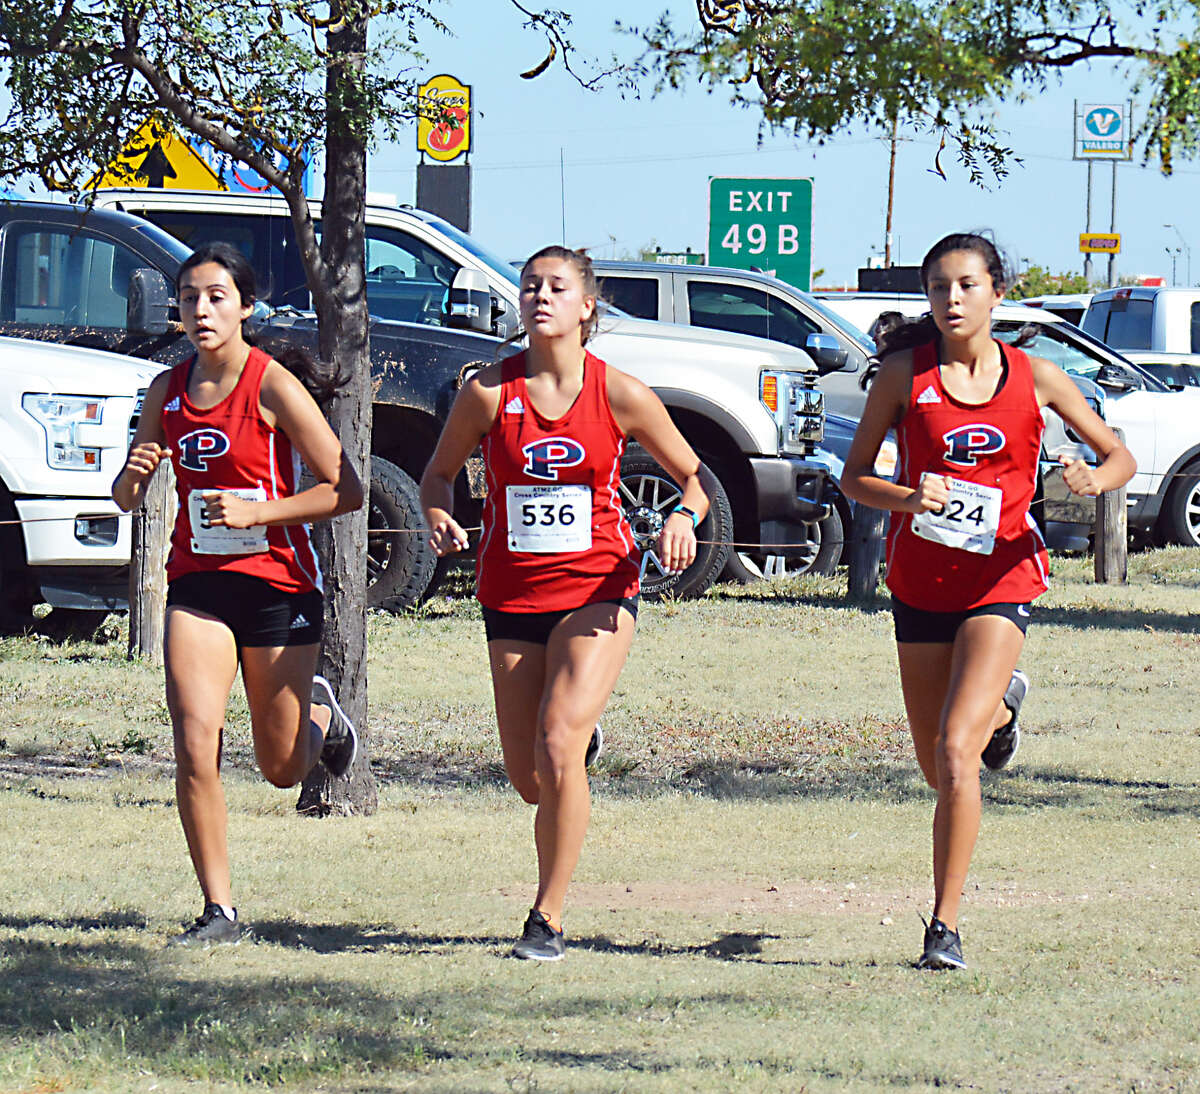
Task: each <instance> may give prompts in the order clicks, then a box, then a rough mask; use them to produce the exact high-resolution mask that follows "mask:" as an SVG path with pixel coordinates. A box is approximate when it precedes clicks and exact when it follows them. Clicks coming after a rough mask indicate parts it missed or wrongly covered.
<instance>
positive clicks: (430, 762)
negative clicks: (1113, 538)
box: [0, 550, 1200, 1094]
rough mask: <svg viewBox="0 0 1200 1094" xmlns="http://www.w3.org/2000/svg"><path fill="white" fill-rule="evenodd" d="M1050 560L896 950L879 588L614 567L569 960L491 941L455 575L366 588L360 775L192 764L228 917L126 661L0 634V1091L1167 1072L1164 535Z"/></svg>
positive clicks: (1174, 908) (900, 842)
mask: <svg viewBox="0 0 1200 1094" xmlns="http://www.w3.org/2000/svg"><path fill="white" fill-rule="evenodd" d="M1088 577H1089V572H1088V564H1087V563H1086V562H1083V561H1065V562H1064V561H1060V562H1058V563H1057V565H1056V573H1055V586H1054V589H1053V590H1052V591H1051V592H1050V593H1049V594H1047V596H1045V597H1044V598H1043V599H1042V600H1041V601H1040V607H1039V609H1038V610H1037V611H1035V625H1034V627H1033V628H1032V629H1031V631H1030V637H1029V641H1028V643H1027V645H1026V654H1025V657H1024V658H1023V666H1024V667H1025V669H1026V671H1027V672H1028V673H1029V675H1030V677H1031V679H1032V681H1033V685H1034V690H1032V691H1031V693H1030V698H1029V701H1028V703H1027V705H1026V711H1025V715H1024V717H1023V725H1024V726H1025V728H1026V736H1025V740H1024V743H1023V745H1022V749H1021V752H1020V754H1019V755H1018V757H1017V759H1016V761H1015V762H1014V764H1013V766H1012V768H1011V769H1010V770H1008V771H1006V772H1004V773H1002V774H1001V775H997V776H988V777H987V778H985V783H984V793H985V798H986V802H985V809H984V824H983V831H982V834H981V837H980V843H979V848H978V851H977V852H976V856H975V860H974V864H973V868H972V874H971V878H970V881H969V885H968V890H967V893H966V899H965V902H964V906H963V914H962V917H961V928H962V934H963V940H964V947H965V950H966V955H967V959H968V961H969V963H970V969H969V970H968V971H967V972H965V973H960V974H923V973H918V972H916V971H914V970H913V968H912V967H911V966H912V962H913V960H914V958H915V957H916V956H917V954H918V952H919V948H920V939H921V924H920V920H919V919H918V913H924V912H927V910H928V908H929V905H930V898H931V892H930V880H929V873H930V868H929V853H930V850H929V826H930V821H931V816H932V805H933V799H932V794H931V793H930V792H929V791H928V790H927V789H926V788H925V787H924V785H923V783H922V782H921V781H920V779H919V777H918V776H917V774H916V769H915V764H914V762H913V760H912V757H911V749H910V747H909V745H908V740H907V733H906V730H905V727H904V722H903V708H902V704H901V699H900V691H899V686H898V682H897V677H896V669H895V652H894V644H893V642H892V640H891V623H890V616H889V614H888V612H887V611H886V610H885V608H886V602H885V601H880V603H879V604H878V605H877V606H875V607H874V608H873V609H869V610H860V609H855V608H850V607H847V606H846V605H845V604H843V602H842V599H841V598H842V594H843V585H842V583H841V582H839V581H838V580H836V579H826V580H821V579H802V580H801V581H798V582H796V583H793V584H788V585H785V586H782V587H776V588H774V589H770V590H767V589H761V588H747V589H734V588H729V587H721V588H718V589H716V590H714V591H713V592H712V593H711V594H710V595H709V596H708V597H706V598H705V599H703V600H701V601H699V602H693V603H681V604H662V605H647V606H645V607H644V608H643V611H642V615H641V619H640V621H639V636H638V638H637V640H636V642H635V645H634V652H633V655H632V657H631V659H630V663H629V665H628V667H627V669H626V672H625V674H624V676H623V677H622V680H621V683H620V686H619V689H618V692H617V694H616V695H615V696H614V699H613V703H612V706H611V708H610V711H609V713H608V714H607V715H606V719H605V728H606V735H607V738H608V747H607V750H606V753H605V755H604V757H603V758H602V760H601V763H600V766H599V770H598V772H597V773H596V775H595V777H594V779H593V791H594V796H595V805H594V813H593V822H592V828H591V831H590V834H589V837H588V842H587V845H586V847H585V849H584V857H583V861H582V863H581V865H580V868H579V871H578V873H577V875H576V883H575V885H574V886H573V889H572V892H571V894H570V897H569V900H568V908H567V916H566V922H565V925H566V931H567V937H568V946H569V949H568V957H567V960H566V961H564V962H562V963H560V964H558V965H556V966H537V965H532V964H527V963H524V962H518V961H515V960H511V959H509V958H507V957H506V954H507V951H508V948H509V946H510V945H511V943H512V940H513V938H514V936H515V934H516V932H517V931H518V930H519V927H520V923H521V920H522V919H523V917H524V914H525V911H526V909H527V908H528V905H529V901H530V899H531V897H532V894H533V889H534V885H535V880H536V872H535V865H534V860H533V851H532V837H531V827H532V817H531V813H530V811H529V809H528V807H526V806H524V805H522V804H521V803H520V801H519V799H517V797H516V795H515V793H513V792H512V791H511V790H508V789H506V786H505V784H504V781H503V777H502V774H501V768H500V757H499V749H498V745H497V743H496V739H495V731H494V725H493V721H492V713H491V696H490V686H489V681H488V677H487V671H486V663H485V655H484V647H483V639H482V628H481V625H480V624H479V622H478V620H477V617H476V613H475V609H474V607H473V604H472V602H471V601H469V600H467V599H465V598H462V597H459V598H455V599H445V598H442V599H438V600H437V601H435V602H433V603H431V604H429V605H427V606H426V607H425V608H424V609H423V610H422V611H421V612H420V613H418V614H417V615H414V616H411V617H406V618H392V617H388V616H379V617H372V620H371V628H372V630H371V657H372V661H371V668H370V673H371V685H370V686H371V694H370V703H371V734H372V741H371V751H372V756H373V763H374V768H375V772H376V775H377V778H378V780H379V783H380V809H379V812H378V813H377V814H376V815H374V816H371V817H367V818H337V819H329V820H324V821H316V820H307V819H300V818H298V817H296V816H295V814H294V812H293V809H292V807H293V805H294V801H295V794H294V793H293V792H282V791H276V790H273V789H272V788H270V787H269V786H268V785H267V784H266V783H265V782H263V781H262V780H261V779H260V778H258V777H257V776H256V775H255V774H254V772H253V770H252V767H251V760H250V749H249V739H248V732H247V718H246V711H245V705H244V702H242V701H241V700H240V699H239V700H238V701H236V702H235V703H234V705H233V708H232V710H231V717H230V733H229V735H228V752H227V766H226V772H227V774H226V787H227V793H228V796H229V807H230V840H231V850H232V855H233V867H234V884H235V895H236V898H237V901H238V903H239V906H240V908H241V911H242V914H243V916H244V918H245V919H246V921H247V922H248V923H249V924H250V925H251V926H252V928H253V931H254V937H253V939H252V940H250V941H247V942H244V943H243V944H241V945H240V946H237V947H231V948H226V949H214V950H210V951H206V952H184V953H178V952H175V951H172V950H168V949H166V948H164V942H165V940H166V939H167V938H168V937H169V936H170V935H171V934H173V933H175V932H176V931H178V930H179V929H180V926H181V925H182V924H183V923H185V922H186V921H188V920H190V918H191V917H192V916H194V915H195V914H196V913H197V912H198V911H199V900H198V894H197V891H196V887H195V882H194V879H193V877H192V874H191V870H190V867H189V864H188V861H187V857H186V851H185V848H184V844H183V838H182V834H181V833H180V831H179V826H178V821H177V818H176V815H175V809H174V803H173V791H172V783H171V777H172V769H171V762H170V740H169V724H168V720H167V715H166V710H165V706H164V703H163V698H162V684H161V679H160V676H159V674H158V672H156V671H155V670H153V669H150V668H148V667H145V666H142V665H136V664H135V665H130V664H128V663H127V662H126V661H125V660H124V634H123V629H122V628H123V623H122V621H121V620H119V619H118V618H117V617H112V619H111V620H110V622H109V623H108V624H107V625H106V628H105V630H104V631H103V632H102V633H101V635H100V636H99V638H100V640H99V641H97V642H86V643H73V642H60V641H54V640H51V639H48V638H46V637H39V636H36V635H33V636H23V637H12V638H7V639H4V640H3V641H2V642H0V713H2V718H0V738H2V741H0V826H2V828H0V833H2V836H3V838H2V839H0V1092H3V1094H10V1092H21V1094H33V1092H39V1094H45V1092H51V1091H85V1090H87V1091H106V1092H107V1091H114V1092H123V1091H138V1092H141V1091H163V1092H176V1091H208V1090H219V1091H226V1090H228V1091H249V1090H252V1089H260V1088H263V1087H286V1088H287V1089H289V1090H297V1091H341V1092H351V1091H355V1092H364V1094H365V1092H372V1094H383V1092H398V1091H448V1090H449V1091H479V1092H485V1091H488V1092H490V1091H497V1092H501V1091H535V1090H536V1091H615V1090H630V1091H687V1092H693V1091H698V1090H703V1091H709V1090H713V1091H719V1090H731V1089H738V1090H748V1091H760V1090H761V1091H767V1090H771V1091H776V1090H784V1091H800V1090H808V1091H827V1090H829V1091H832V1090H890V1091H892V1090H905V1091H922V1090H932V1089H934V1088H939V1089H944V1088H950V1089H970V1090H983V1091H1110V1090H1111V1091H1163V1090H1180V1091H1200V1031H1198V1027H1200V884H1198V880H1200V673H1198V671H1197V670H1198V668H1200V552H1187V551H1183V550H1175V551H1162V552H1153V553H1148V554H1144V555H1138V556H1134V557H1133V558H1131V579H1130V583H1129V584H1128V585H1127V586H1123V587H1099V586H1095V585H1092V584H1089V582H1088Z"/></svg>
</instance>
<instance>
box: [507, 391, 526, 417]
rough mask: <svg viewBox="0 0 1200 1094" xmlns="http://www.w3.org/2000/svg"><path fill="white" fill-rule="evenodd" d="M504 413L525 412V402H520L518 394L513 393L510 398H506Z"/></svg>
mask: <svg viewBox="0 0 1200 1094" xmlns="http://www.w3.org/2000/svg"><path fill="white" fill-rule="evenodd" d="M504 413H505V414H524V413H525V404H524V403H523V402H521V396H520V395H514V396H513V397H512V398H511V399H509V400H508V402H507V403H505V405H504Z"/></svg>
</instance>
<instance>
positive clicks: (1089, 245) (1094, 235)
mask: <svg viewBox="0 0 1200 1094" xmlns="http://www.w3.org/2000/svg"><path fill="white" fill-rule="evenodd" d="M1079 253H1080V254H1104V255H1119V254H1120V253H1121V233H1120V232H1109V233H1108V234H1107V235H1102V234H1101V233H1099V232H1082V233H1080V236H1079Z"/></svg>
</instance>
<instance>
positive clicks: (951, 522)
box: [912, 475, 1004, 555]
mask: <svg viewBox="0 0 1200 1094" xmlns="http://www.w3.org/2000/svg"><path fill="white" fill-rule="evenodd" d="M921 478H922V479H924V478H925V475H922V476H921ZM946 482H947V483H949V485H950V496H949V497H948V498H947V499H946V504H945V505H943V506H942V508H941V510H940V511H939V512H937V513H933V512H928V513H917V514H915V515H914V516H913V519H912V530H913V532H915V533H916V534H917V535H918V536H920V537H921V538H922V539H927V540H930V541H931V542H933V543H940V544H942V545H943V546H945V547H954V548H957V549H958V550H960V551H970V552H971V553H972V554H977V555H990V554H991V553H992V548H993V547H995V545H996V532H997V531H998V530H999V528H1000V503H1001V501H1002V500H1003V498H1004V492H1003V491H1002V490H1001V489H1000V488H999V487H998V486H984V485H982V484H981V483H977V482H964V481H963V480H962V479H953V478H949V477H947V479H946Z"/></svg>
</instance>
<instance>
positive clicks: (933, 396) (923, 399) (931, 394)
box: [917, 384, 942, 403]
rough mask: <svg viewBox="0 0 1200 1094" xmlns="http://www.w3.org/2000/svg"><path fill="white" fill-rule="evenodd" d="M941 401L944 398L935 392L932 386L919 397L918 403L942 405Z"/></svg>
mask: <svg viewBox="0 0 1200 1094" xmlns="http://www.w3.org/2000/svg"><path fill="white" fill-rule="evenodd" d="M941 401H942V397H941V396H940V395H939V394H938V393H937V392H936V391H934V389H933V385H932V384H930V385H929V387H927V388H926V389H925V390H924V391H922V392H921V394H920V395H918V396H917V402H918V403H940V402H941Z"/></svg>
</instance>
